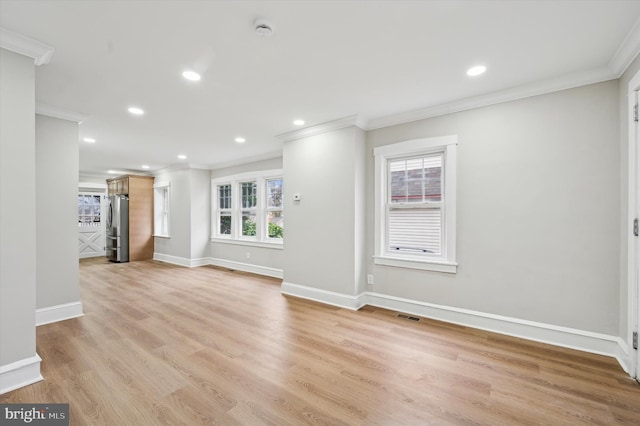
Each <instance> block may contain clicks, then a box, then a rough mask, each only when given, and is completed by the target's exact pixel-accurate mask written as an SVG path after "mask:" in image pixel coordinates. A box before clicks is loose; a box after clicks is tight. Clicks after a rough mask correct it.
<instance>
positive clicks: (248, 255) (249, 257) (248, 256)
mask: <svg viewBox="0 0 640 426" xmlns="http://www.w3.org/2000/svg"><path fill="white" fill-rule="evenodd" d="M247 259H251V252H250V251H248V252H247Z"/></svg>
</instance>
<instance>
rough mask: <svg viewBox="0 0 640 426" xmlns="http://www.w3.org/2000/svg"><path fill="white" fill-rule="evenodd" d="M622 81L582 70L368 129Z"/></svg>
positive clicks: (372, 123) (605, 72)
mask: <svg viewBox="0 0 640 426" xmlns="http://www.w3.org/2000/svg"><path fill="white" fill-rule="evenodd" d="M616 78H618V77H617V76H616V74H615V73H614V72H612V71H611V69H609V67H603V68H598V69H595V70H590V71H582V72H577V73H572V74H568V75H565V76H562V77H557V78H551V79H548V80H542V81H538V82H534V83H529V84H524V85H521V86H517V87H514V88H511V89H506V90H499V91H497V92H491V93H487V94H484V95H479V96H474V97H471V98H466V99H460V100H457V101H453V102H447V103H444V104H439V105H434V106H430V107H426V108H421V109H417V110H413V111H406V112H402V113H399V114H393V115H388V116H384V117H379V118H373V119H370V120H369V121H368V122H367V126H366V127H365V130H375V129H380V128H383V127H389V126H395V125H398V124H404V123H409V122H412V121H418V120H424V119H426V118H433V117H438V116H441V115H446V114H451V113H454V112H462V111H468V110H470V109H475V108H481V107H485V106H490V105H495V104H500V103H503V102H510V101H515V100H518V99H524V98H528V97H532V96H538V95H544V94H547V93H552V92H558V91H560V90H566V89H572V88H575V87H580V86H586V85H588V84H593V83H599V82H602V81H608V80H614V79H616Z"/></svg>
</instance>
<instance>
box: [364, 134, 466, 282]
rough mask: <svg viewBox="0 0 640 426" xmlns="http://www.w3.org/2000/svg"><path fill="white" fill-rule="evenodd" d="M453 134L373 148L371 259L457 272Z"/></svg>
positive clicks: (399, 265) (454, 142) (392, 264)
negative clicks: (374, 172) (372, 241)
mask: <svg viewBox="0 0 640 426" xmlns="http://www.w3.org/2000/svg"><path fill="white" fill-rule="evenodd" d="M456 146H457V137H456V136H446V137H440V138H429V139H417V140H411V141H406V142H400V143H396V144H392V145H386V146H382V147H378V148H375V149H374V155H375V170H376V176H375V178H376V179H375V190H376V193H375V208H376V211H375V213H376V215H375V223H376V230H375V244H376V248H375V249H376V253H375V263H376V264H380V265H387V266H396V267H407V268H415V269H425V270H434V271H440V272H452V273H453V272H456V266H457V264H456V260H455V242H456V237H455V232H456V229H455V220H456V217H455V195H456V188H455V185H456V179H455V176H456V173H455V167H456Z"/></svg>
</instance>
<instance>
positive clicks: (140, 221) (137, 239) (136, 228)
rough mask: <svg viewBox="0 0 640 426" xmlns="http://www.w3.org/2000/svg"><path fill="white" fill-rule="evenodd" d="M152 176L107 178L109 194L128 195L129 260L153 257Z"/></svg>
mask: <svg viewBox="0 0 640 426" xmlns="http://www.w3.org/2000/svg"><path fill="white" fill-rule="evenodd" d="M153 179H154V178H153V176H136V175H124V176H118V177H116V178H113V179H107V192H108V194H109V195H128V196H129V260H130V261H136V260H146V259H153Z"/></svg>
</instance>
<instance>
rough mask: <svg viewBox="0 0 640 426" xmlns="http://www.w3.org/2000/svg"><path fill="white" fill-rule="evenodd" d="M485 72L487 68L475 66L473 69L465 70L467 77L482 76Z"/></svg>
mask: <svg viewBox="0 0 640 426" xmlns="http://www.w3.org/2000/svg"><path fill="white" fill-rule="evenodd" d="M486 70H487V67H485V66H484V65H477V66H475V67H471V68H469V69H468V70H467V75H468V76H469V77H475V76H477V75H480V74H484V72H485V71H486Z"/></svg>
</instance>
